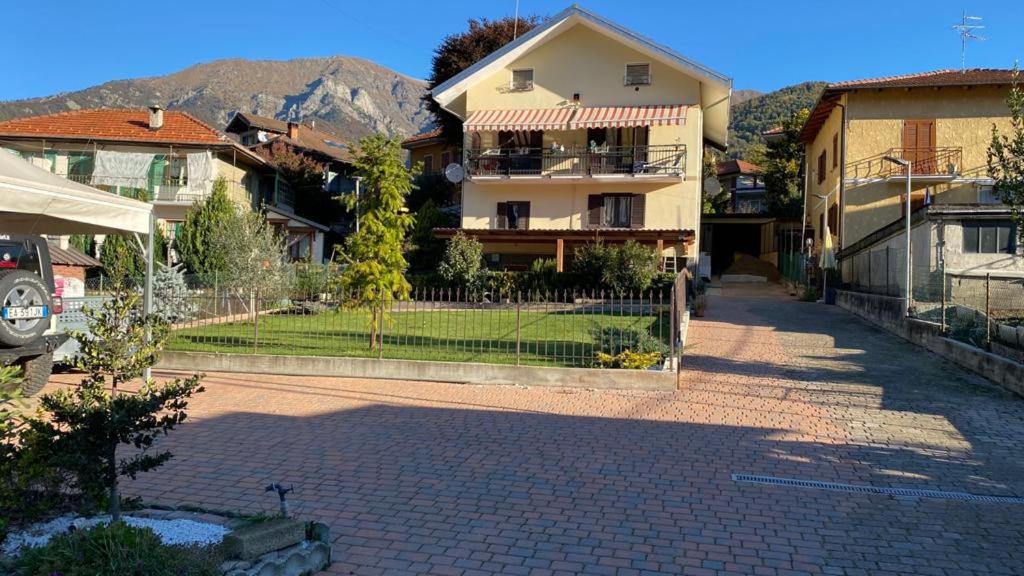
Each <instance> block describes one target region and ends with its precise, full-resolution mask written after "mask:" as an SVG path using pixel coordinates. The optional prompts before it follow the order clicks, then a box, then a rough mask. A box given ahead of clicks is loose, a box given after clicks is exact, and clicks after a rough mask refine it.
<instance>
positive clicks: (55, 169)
mask: <svg viewBox="0 0 1024 576" xmlns="http://www.w3.org/2000/svg"><path fill="white" fill-rule="evenodd" d="M0 146H2V147H4V148H8V149H10V150H13V151H15V152H17V153H19V154H20V155H21V156H23V157H24V158H26V159H28V160H29V161H31V162H32V163H34V164H36V165H37V166H40V167H42V168H45V169H46V170H49V171H50V172H52V173H54V174H58V175H60V176H63V177H65V178H68V179H70V180H75V181H77V182H81V183H83V184H89V185H92V186H95V187H97V188H100V189H103V190H106V191H108V192H113V193H115V194H120V195H122V196H130V197H133V198H137V199H140V200H146V201H149V202H152V203H153V205H154V208H153V213H154V214H155V215H156V216H157V218H158V219H159V222H160V225H161V226H162V227H163V230H164V233H165V234H166V235H167V237H168V238H169V239H171V240H173V238H174V236H175V233H176V231H177V229H178V228H179V226H180V224H181V222H183V221H184V220H185V214H186V213H187V212H188V209H189V208H191V206H192V204H193V203H195V202H197V201H201V200H203V199H205V198H206V197H207V196H209V194H210V192H211V191H212V190H213V185H214V182H215V181H216V180H217V179H223V180H224V182H225V183H226V185H227V191H228V196H229V197H230V198H231V199H232V200H233V201H234V202H235V203H236V204H238V205H239V206H240V207H244V208H247V209H253V208H260V207H262V208H265V209H266V210H267V215H268V218H269V219H270V221H271V223H273V224H274V225H275V226H277V227H278V228H279V229H280V231H281V233H282V234H285V235H286V236H287V238H288V243H289V251H290V253H291V255H292V256H293V257H294V258H296V259H299V258H309V259H312V260H314V261H320V259H321V258H322V253H323V244H324V241H323V237H324V232H325V231H326V230H327V228H326V227H325V226H323V225H321V224H317V223H315V222H310V221H309V220H306V219H303V218H299V217H298V216H296V215H295V214H294V211H293V206H294V202H293V200H294V199H293V197H292V192H291V190H290V188H289V187H288V185H287V183H286V182H285V181H284V180H283V179H282V178H280V176H279V173H278V171H277V169H276V167H274V166H273V165H272V164H271V163H270V162H268V161H267V160H265V159H264V158H262V157H261V156H259V155H258V154H256V153H254V152H252V151H251V150H248V149H247V148H245V147H243V146H240V145H239V144H238V143H236V142H234V141H233V140H231V139H229V138H227V137H226V136H225V135H224V134H222V133H221V132H219V131H217V130H215V129H214V128H212V127H210V126H208V125H206V124H204V123H203V122H201V121H199V120H197V119H196V118H194V117H192V116H190V115H189V114H186V113H184V112H179V111H165V110H162V109H160V108H159V107H153V108H151V109H149V110H146V109H144V108H143V109H83V110H76V111H72V112H64V113H59V114H48V115H44V116H32V117H27V118H16V119H13V120H7V121H3V122H0Z"/></svg>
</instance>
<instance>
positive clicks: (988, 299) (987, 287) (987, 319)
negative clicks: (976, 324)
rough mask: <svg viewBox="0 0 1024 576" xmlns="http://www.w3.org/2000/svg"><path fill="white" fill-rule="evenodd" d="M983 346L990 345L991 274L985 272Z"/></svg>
mask: <svg viewBox="0 0 1024 576" xmlns="http://www.w3.org/2000/svg"><path fill="white" fill-rule="evenodd" d="M985 346H988V347H991V346H992V274H991V273H988V274H985Z"/></svg>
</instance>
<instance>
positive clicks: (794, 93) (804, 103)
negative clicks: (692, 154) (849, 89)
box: [729, 82, 826, 158]
mask: <svg viewBox="0 0 1024 576" xmlns="http://www.w3.org/2000/svg"><path fill="white" fill-rule="evenodd" d="M825 84H826V83H825V82H804V83H802V84H796V85H793V86H786V87H785V88H780V89H779V90H775V91H774V92H768V93H766V94H759V95H756V96H753V97H751V98H747V99H745V100H739V101H737V99H736V98H735V97H734V98H733V102H732V123H731V124H730V126H729V156H730V157H732V158H742V157H743V156H744V154H745V153H746V151H747V149H748V148H750V146H751V145H752V144H758V143H761V142H763V140H762V138H761V133H762V132H764V131H766V130H769V129H771V128H774V127H776V126H778V125H779V123H780V122H781V121H782V119H783V118H785V117H787V116H789V115H791V114H793V113H794V112H796V111H798V110H800V109H801V108H811V107H813V106H814V103H815V102H816V101H817V100H818V96H819V95H820V94H821V91H822V89H823V88H824V87H825ZM736 92H749V91H747V90H737V91H736ZM734 94H735V92H734Z"/></svg>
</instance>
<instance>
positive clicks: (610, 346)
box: [591, 326, 669, 357]
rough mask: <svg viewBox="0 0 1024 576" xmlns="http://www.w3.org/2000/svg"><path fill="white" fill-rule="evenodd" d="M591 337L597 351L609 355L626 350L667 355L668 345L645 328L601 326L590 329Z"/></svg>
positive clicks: (615, 354) (660, 355)
mask: <svg viewBox="0 0 1024 576" xmlns="http://www.w3.org/2000/svg"><path fill="white" fill-rule="evenodd" d="M591 337H592V338H593V339H594V344H595V346H596V347H597V349H598V351H600V352H602V353H604V354H607V355H609V356H618V355H619V354H621V353H622V352H625V351H627V350H629V351H632V352H639V353H656V354H658V356H659V357H664V356H667V355H668V353H669V347H668V345H667V344H665V343H664V342H662V341H661V340H660V339H659V338H657V337H656V336H653V335H651V334H649V333H648V332H647V331H646V330H638V329H636V328H616V327H614V326H601V327H598V328H594V329H592V330H591Z"/></svg>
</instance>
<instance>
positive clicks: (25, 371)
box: [20, 353, 53, 396]
mask: <svg viewBox="0 0 1024 576" xmlns="http://www.w3.org/2000/svg"><path fill="white" fill-rule="evenodd" d="M20 364H21V377H22V380H21V393H22V394H23V395H25V396H32V395H34V394H38V393H39V391H40V390H42V389H43V386H46V383H47V382H49V380H50V373H51V372H53V354H52V353H51V354H42V355H40V356H35V357H33V358H23V359H22V360H21V361H20Z"/></svg>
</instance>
